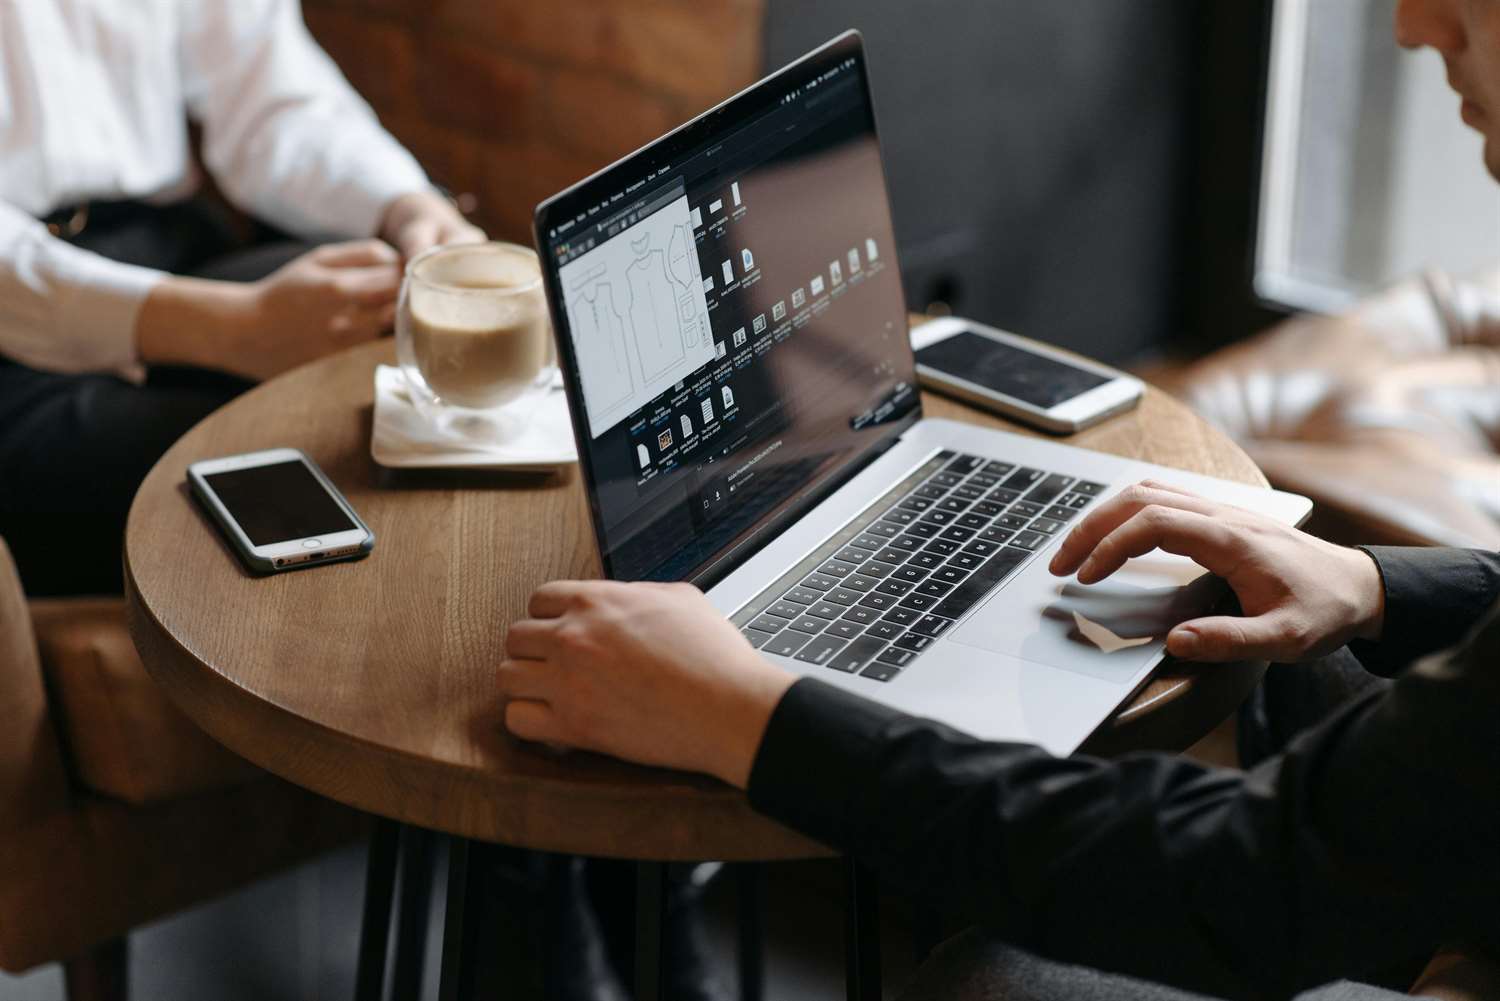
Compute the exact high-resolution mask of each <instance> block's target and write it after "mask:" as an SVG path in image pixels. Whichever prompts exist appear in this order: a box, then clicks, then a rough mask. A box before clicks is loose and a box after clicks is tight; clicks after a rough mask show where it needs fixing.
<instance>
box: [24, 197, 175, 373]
mask: <svg viewBox="0 0 1500 1001" xmlns="http://www.w3.org/2000/svg"><path fill="white" fill-rule="evenodd" d="M162 277H163V275H162V272H160V271H154V270H152V269H150V268H141V267H136V266H134V265H131V264H120V263H118V262H116V261H111V260H109V259H108V258H105V257H101V256H99V255H98V254H94V253H91V252H89V251H87V250H83V249H80V248H78V247H75V246H73V245H72V244H70V243H67V242H65V241H63V240H59V239H57V238H56V237H54V236H53V235H52V234H51V233H49V232H47V227H46V226H45V225H43V224H42V223H41V222H40V221H38V220H37V219H34V218H32V217H31V216H30V215H28V214H27V213H25V212H22V211H21V210H20V209H17V208H15V207H14V206H12V205H9V204H7V203H5V202H0V354H3V355H4V356H5V357H7V358H10V359H12V360H14V361H18V362H20V363H21V364H23V365H28V366H30V367H32V368H37V369H44V370H47V371H52V372H67V373H79V372H111V373H114V374H116V375H120V376H122V377H124V378H127V379H132V380H139V379H140V378H141V377H142V376H143V375H144V369H143V368H142V367H141V365H140V361H139V357H138V355H137V352H136V341H135V320H136V314H137V313H138V312H139V311H140V307H141V303H142V302H144V301H145V299H146V296H147V295H148V294H149V293H150V291H151V289H152V288H153V287H154V286H155V285H156V283H157V282H158V281H160V280H161V279H162Z"/></svg>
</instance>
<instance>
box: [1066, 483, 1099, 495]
mask: <svg viewBox="0 0 1500 1001" xmlns="http://www.w3.org/2000/svg"><path fill="white" fill-rule="evenodd" d="M1073 492H1074V493H1075V494H1087V495H1088V496H1090V497H1098V496H1099V495H1100V494H1101V493H1103V492H1104V484H1103V483H1090V482H1089V481H1088V480H1079V481H1078V482H1077V483H1075V484H1073Z"/></svg>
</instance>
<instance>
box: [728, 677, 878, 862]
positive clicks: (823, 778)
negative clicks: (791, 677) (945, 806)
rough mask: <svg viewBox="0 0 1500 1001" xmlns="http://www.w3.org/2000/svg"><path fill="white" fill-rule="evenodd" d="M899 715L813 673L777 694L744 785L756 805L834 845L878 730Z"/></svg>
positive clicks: (844, 845)
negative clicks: (834, 685) (776, 702)
mask: <svg viewBox="0 0 1500 1001" xmlns="http://www.w3.org/2000/svg"><path fill="white" fill-rule="evenodd" d="M903 718H905V717H904V714H903V713H900V712H898V711H896V710H895V709H890V708H887V707H886V706H882V705H880V704H878V703H875V702H871V701H870V700H869V699H864V698H861V697H859V696H858V695H853V694H851V693H849V692H845V691H843V690H842V689H839V688H835V687H833V686H832V685H828V684H824V683H823V682H821V681H818V680H816V679H813V678H803V679H801V680H800V681H798V682H797V683H796V684H794V685H792V687H791V688H789V689H787V693H786V694H785V695H784V696H782V698H781V701H780V702H779V703H778V704H777V706H776V710H775V712H773V713H772V714H771V722H770V723H769V724H767V726H766V733H765V736H764V737H762V738H761V742H760V749H759V750H758V751H757V752H756V755H755V763H754V764H753V765H752V766H751V769H750V782H749V787H748V789H747V792H748V793H749V797H750V805H751V806H753V807H754V808H755V809H756V810H758V811H759V812H761V813H763V814H765V815H766V816H768V817H771V818H773V819H775V820H778V821H780V822H781V823H783V824H786V825H787V826H788V827H792V828H795V829H797V830H799V831H801V832H802V833H804V834H807V835H809V836H810V837H813V838H816V839H818V840H819V841H822V842H823V843H824V844H827V845H829V846H830V847H832V848H836V849H838V850H840V851H843V850H847V849H848V847H849V844H850V833H851V832H850V831H849V830H848V827H849V826H850V823H851V820H852V819H853V818H854V816H855V815H856V814H857V812H858V811H857V810H856V809H855V805H856V804H857V803H858V802H859V799H860V797H861V795H862V793H863V789H864V786H865V784H866V783H867V782H869V781H871V780H872V779H873V778H874V777H875V776H872V775H871V772H872V770H873V769H874V768H875V759H876V756H877V754H878V750H877V749H878V747H879V745H880V743H881V739H882V734H883V733H884V731H885V729H886V727H887V726H889V725H890V724H891V723H892V722H893V721H895V720H898V719H903Z"/></svg>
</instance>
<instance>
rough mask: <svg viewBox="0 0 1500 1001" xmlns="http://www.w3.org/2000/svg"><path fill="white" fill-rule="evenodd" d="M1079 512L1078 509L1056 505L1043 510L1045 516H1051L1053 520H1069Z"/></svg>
mask: <svg viewBox="0 0 1500 1001" xmlns="http://www.w3.org/2000/svg"><path fill="white" fill-rule="evenodd" d="M1077 513H1078V512H1077V511H1074V510H1073V509H1071V508H1066V507H1057V506H1056V505H1053V506H1052V507H1049V508H1048V509H1047V510H1045V511H1043V512H1042V514H1043V515H1044V516H1046V517H1048V518H1051V519H1052V520H1053V521H1069V520H1070V519H1072V517H1073V516H1074V515H1075V514H1077Z"/></svg>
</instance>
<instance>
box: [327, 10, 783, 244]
mask: <svg viewBox="0 0 1500 1001" xmlns="http://www.w3.org/2000/svg"><path fill="white" fill-rule="evenodd" d="M764 7H765V0H697V2H692V0H303V10H304V15H305V17H306V19H307V23H308V27H309V28H310V29H311V30H312V33H313V35H314V36H316V38H317V39H318V41H319V42H320V43H321V44H322V45H323V46H324V48H326V49H327V50H328V52H329V54H330V55H332V56H333V58H334V59H335V60H336V61H337V62H338V63H339V65H340V67H342V69H343V71H344V73H345V74H346V75H347V76H348V77H349V79H350V81H351V82H352V83H353V84H354V86H355V87H356V88H358V89H359V91H360V93H361V94H363V95H364V96H365V98H366V99H367V100H368V101H369V102H370V103H371V104H372V105H373V106H374V107H375V110H376V112H377V113H379V115H380V118H381V121H382V122H383V123H384V124H385V126H386V128H388V129H390V131H391V132H392V133H394V134H395V135H396V137H397V138H399V139H400V140H401V141H402V142H403V143H405V144H406V146H407V147H408V148H409V149H410V150H411V151H412V152H413V153H415V154H416V156H417V158H418V159H419V160H421V161H422V164H423V166H425V167H426V168H427V171H428V173H429V174H430V175H431V176H432V177H433V179H434V180H435V181H437V182H438V183H439V184H442V185H443V186H445V187H447V188H449V189H450V190H453V191H455V192H460V193H466V194H471V195H472V196H473V199H474V209H473V212H472V215H473V217H474V218H475V220H476V221H477V222H478V223H479V224H480V225H482V226H484V227H485V228H486V229H487V230H488V231H489V232H490V233H491V234H492V235H494V236H497V237H502V238H505V239H512V240H518V241H520V242H523V243H530V242H531V238H530V232H531V230H530V226H531V211H532V209H533V208H534V207H535V206H536V203H537V202H539V201H541V200H542V199H543V198H545V197H547V196H548V195H551V194H553V193H555V192H557V191H560V190H561V189H563V188H564V187H566V186H567V185H569V184H571V183H573V182H574V181H576V180H579V179H580V178H582V177H584V176H586V175H588V174H590V173H592V172H593V171H595V170H597V169H598V168H600V167H602V166H604V165H605V164H607V163H609V162H611V161H612V160H614V159H616V158H617V157H619V156H621V155H622V154H624V153H628V152H629V151H631V150H632V149H635V148H636V147H638V146H640V145H641V144H642V143H644V142H646V141H647V140H649V139H652V138H654V137H656V136H658V135H660V134H661V133H663V132H665V131H667V130H668V129H670V128H672V127H674V126H675V125H677V124H679V123H680V122H682V121H684V120H685V119H687V118H690V117H691V116H692V115H694V114H696V113H698V112H699V111H702V110H703V109H704V108H707V107H709V106H711V105H713V104H714V103H716V102H718V101H719V100H721V99H722V98H724V97H726V96H728V95H729V94H732V93H734V92H735V91H736V90H738V89H740V88H741V87H743V86H744V85H745V84H747V83H749V82H751V81H752V80H754V79H755V78H756V77H758V76H759V75H760V74H761V70H762V58H763V57H762V22H763V19H764Z"/></svg>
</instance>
